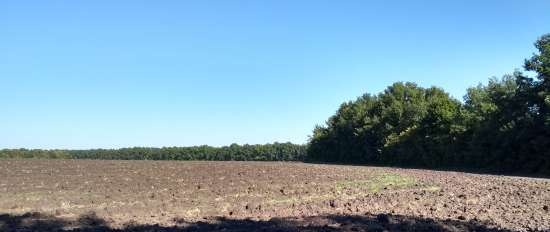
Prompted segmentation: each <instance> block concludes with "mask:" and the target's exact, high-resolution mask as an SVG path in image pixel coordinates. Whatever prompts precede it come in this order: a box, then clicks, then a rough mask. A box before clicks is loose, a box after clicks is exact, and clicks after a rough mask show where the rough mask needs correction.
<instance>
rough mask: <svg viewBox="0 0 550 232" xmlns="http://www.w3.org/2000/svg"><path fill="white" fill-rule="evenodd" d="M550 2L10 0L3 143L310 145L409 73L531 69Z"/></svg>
mask: <svg viewBox="0 0 550 232" xmlns="http://www.w3.org/2000/svg"><path fill="white" fill-rule="evenodd" d="M549 12H550V1H547V0H540V1H536V0H530V1H522V0H516V1H506V0H494V1H458V0H457V1H421V0H418V1H362V0H361V1H319V0H314V1H295V0H289V1H282V0H277V1H204V0H201V1H99V0H95V1H2V2H1V3H0V148H19V147H26V148H98V147H103V148H117V147H130V146H156V147H160V146H188V145H200V144H209V145H215V146H219V145H225V144H230V143H233V142H235V143H241V144H242V143H250V144H256V143H267V142H274V141H281V142H285V141H291V142H295V143H305V142H306V141H307V136H308V135H310V134H311V130H312V128H313V127H314V125H315V124H319V123H323V122H324V121H325V120H326V119H327V118H328V117H329V116H330V115H331V114H333V113H334V112H335V110H336V109H337V107H338V106H339V105H340V103H342V102H344V101H348V100H352V99H355V98H356V97H357V96H359V95H361V94H363V93H365V92H370V93H377V92H379V91H381V90H383V89H384V88H385V87H386V86H387V85H389V84H391V83H392V82H395V81H415V82H417V83H419V84H420V85H422V86H426V87H428V86H431V85H436V86H440V87H443V88H444V89H446V90H447V91H449V92H450V93H451V94H452V95H453V96H455V97H457V98H462V95H463V94H464V93H465V89H466V88H467V87H469V86H473V85H476V84H477V83H479V82H485V81H486V80H487V79H488V78H489V77H491V76H501V75H503V74H505V73H510V72H512V71H513V70H514V69H515V68H521V65H522V63H523V59H524V58H527V57H529V56H530V55H531V54H532V53H533V52H534V51H535V49H534V47H533V46H532V44H533V42H534V41H535V40H536V39H537V37H538V36H540V35H542V34H543V33H548V32H550V13H549Z"/></svg>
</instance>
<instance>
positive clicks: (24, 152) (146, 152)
mask: <svg viewBox="0 0 550 232" xmlns="http://www.w3.org/2000/svg"><path fill="white" fill-rule="evenodd" d="M306 151H307V149H306V145H298V144H292V143H273V144H263V145H248V144H245V145H238V144H231V145H230V146H223V147H212V146H206V145H204V146H193V147H163V148H148V147H134V148H121V149H89V150H42V149H3V150H0V158H60V159H107V160H240V161H301V160H304V159H305V156H306Z"/></svg>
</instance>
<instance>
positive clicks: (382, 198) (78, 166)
mask: <svg viewBox="0 0 550 232" xmlns="http://www.w3.org/2000/svg"><path fill="white" fill-rule="evenodd" d="M0 176H1V178H0V231H52V230H80V231H114V230H117V231H119V230H120V231H180V230H181V231H196V230H199V231H211V230H220V231H235V230H237V231H238V230H242V231H250V230H260V231H303V230H310V231H384V230H388V231H403V230H409V231H418V230H424V231H434V230H438V231H529V230H541V231H544V230H550V211H549V208H548V207H550V181H548V180H546V179H534V178H521V177H506V176H493V175H477V174H465V173H457V172H440V171H426V170H414V169H394V168H375V167H361V166H340V165H318V164H303V163H284V162H175V161H100V160H0Z"/></svg>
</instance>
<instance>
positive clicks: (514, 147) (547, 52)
mask: <svg viewBox="0 0 550 232" xmlns="http://www.w3.org/2000/svg"><path fill="white" fill-rule="evenodd" d="M535 47H536V48H537V49H538V53H537V54H535V55H534V56H533V57H532V58H530V59H528V60H526V61H525V70H526V71H533V72H535V73H536V78H529V77H528V76H527V75H525V74H523V73H521V72H519V71H516V72H515V73H513V74H512V75H506V76H504V77H502V78H500V79H497V78H492V79H490V80H489V83H488V84H487V85H479V86H477V87H473V88H470V89H468V90H467V94H466V96H465V97H464V102H463V103H462V102H460V101H458V100H456V99H453V98H452V97H450V96H449V94H447V93H446V92H445V91H443V90H442V89H439V88H436V87H431V88H421V87H419V86H417V85H416V84H414V83H410V82H407V83H402V82H398V83H395V84H393V85H391V86H389V87H388V88H387V89H386V90H385V91H384V92H382V93H380V94H378V95H370V94H365V95H363V96H361V97H359V98H358V99H356V100H355V101H351V102H347V103H344V104H342V105H341V106H340V108H339V109H338V111H337V112H336V114H335V115H334V116H332V117H330V118H329V119H328V120H327V122H326V125H322V126H317V127H316V128H315V129H314V131H313V135H312V136H311V139H310V146H309V148H308V156H307V158H308V159H310V160H317V161H329V162H347V163H368V164H381V165H399V166H417V167H434V168H435V167H454V168H475V169H487V170H493V171H503V172H523V173H543V174H550V77H549V74H550V35H545V36H543V37H541V38H540V39H539V40H538V41H537V42H536V43H535Z"/></svg>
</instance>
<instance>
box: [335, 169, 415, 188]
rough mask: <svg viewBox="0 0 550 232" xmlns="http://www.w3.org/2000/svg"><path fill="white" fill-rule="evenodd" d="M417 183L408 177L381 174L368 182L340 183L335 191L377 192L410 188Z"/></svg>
mask: <svg viewBox="0 0 550 232" xmlns="http://www.w3.org/2000/svg"><path fill="white" fill-rule="evenodd" d="M416 183H417V181H416V180H415V179H414V178H412V177H409V176H401V175H399V174H395V173H382V174H379V175H376V176H374V177H373V178H371V179H369V180H353V181H340V182H337V183H336V191H338V192H342V191H344V190H346V189H364V190H368V191H370V192H379V191H380V190H382V189H401V188H408V187H412V186H414V185H415V184H416Z"/></svg>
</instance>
